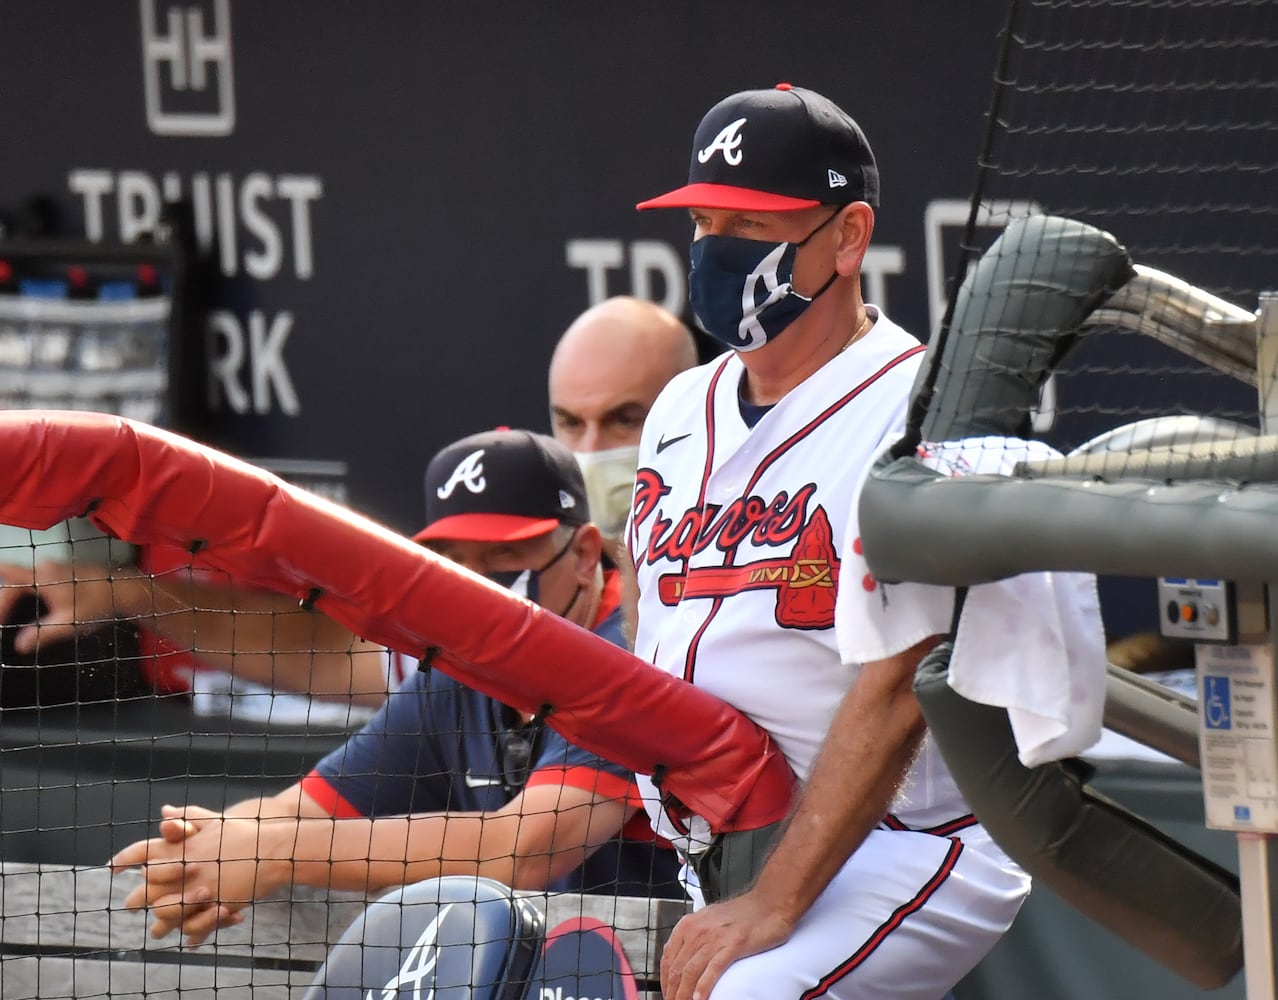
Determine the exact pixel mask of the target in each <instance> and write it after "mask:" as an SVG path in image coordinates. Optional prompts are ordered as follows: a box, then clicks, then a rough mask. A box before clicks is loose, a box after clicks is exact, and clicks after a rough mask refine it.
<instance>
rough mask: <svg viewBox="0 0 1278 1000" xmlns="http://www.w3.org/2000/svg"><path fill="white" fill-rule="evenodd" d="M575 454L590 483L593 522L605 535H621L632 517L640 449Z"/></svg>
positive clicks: (587, 492)
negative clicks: (630, 516) (631, 502)
mask: <svg viewBox="0 0 1278 1000" xmlns="http://www.w3.org/2000/svg"><path fill="white" fill-rule="evenodd" d="M572 454H573V457H574V458H575V459H577V464H578V465H579V466H581V476H582V478H583V479H584V480H585V481H586V499H587V500H588V501H589V503H590V518H591V520H592V521H594V522H595V524H597V525H598V526H599V530H600V531H601V532H602V533H603V534H605V535H609V536H612V537H616V536H617V535H620V534H621V529H622V528H624V527H625V526H626V518H627V516H629V514H630V501H631V500H632V499H633V498H634V493H635V471H636V470H637V469H638V467H639V446H638V445H637V444H636V445H631V446H629V447H626V448H609V449H608V450H607V451H574V452H573V453H572Z"/></svg>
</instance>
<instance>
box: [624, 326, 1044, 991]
mask: <svg viewBox="0 0 1278 1000" xmlns="http://www.w3.org/2000/svg"><path fill="white" fill-rule="evenodd" d="M868 308H869V311H870V313H871V315H872V316H875V317H876V322H875V324H874V326H873V327H872V328H871V329H870V331H869V332H868V333H867V334H866V335H865V336H863V337H862V338H861V339H860V340H858V341H857V342H856V343H855V344H853V345H852V347H851V348H850V349H848V350H845V351H844V352H842V353H841V354H839V355H838V356H836V357H835V358H834V359H832V360H831V361H830V362H828V363H827V364H826V365H825V366H824V367H822V368H821V369H820V370H819V371H818V372H816V373H815V374H813V375H812V376H810V377H809V378H808V379H807V380H805V381H804V382H803V383H802V384H801V385H800V386H798V387H796V388H795V389H793V390H791V391H790V392H789V393H788V394H786V396H785V397H783V398H782V399H781V400H780V401H779V402H778V403H777V404H776V405H775V406H774V407H772V408H771V409H770V410H768V411H767V412H766V413H765V414H764V415H763V417H762V418H761V419H760V420H759V421H758V422H757V423H756V424H755V426H754V427H753V428H750V427H748V426H747V425H746V423H745V421H744V420H743V418H742V416H741V411H740V404H739V387H740V382H741V378H742V376H743V374H744V370H745V369H744V366H743V365H742V363H741V360H740V357H739V356H738V355H736V354H729V355H726V356H724V357H721V358H719V359H717V360H715V361H713V362H711V363H710V364H708V365H704V366H702V367H700V368H697V369H694V370H692V371H690V372H685V373H683V374H682V375H680V376H677V377H676V378H675V379H674V380H673V381H672V382H671V383H670V384H669V385H668V386H667V388H666V389H665V390H664V391H663V393H662V394H661V396H660V397H659V398H658V399H657V401H656V403H655V404H654V406H653V408H652V411H651V413H650V414H649V416H648V418H647V421H646V423H645V427H644V433H643V440H642V442H641V445H640V454H639V470H638V476H637V480H636V485H635V496H634V503H633V508H632V511H631V518H630V521H629V522H628V524H627V535H626V537H627V543H628V545H629V547H630V555H631V558H632V560H633V562H634V564H635V570H636V575H637V579H638V584H639V617H638V628H637V635H636V641H635V652H636V654H637V655H638V656H640V657H643V658H644V659H647V660H650V661H651V662H653V663H655V664H656V665H657V666H659V667H661V668H662V669H664V670H666V671H667V672H669V673H672V674H675V675H677V676H680V677H683V678H685V679H686V680H689V681H691V682H693V683H695V684H696V685H697V686H699V687H702V688H704V689H706V690H707V691H710V692H712V693H714V694H715V695H718V696H719V697H720V698H723V699H724V700H725V701H727V702H729V703H730V704H732V705H734V706H736V707H737V708H739V709H741V710H742V711H743V712H745V713H746V714H747V715H749V716H750V717H751V718H752V719H754V720H755V721H756V722H757V723H759V724H760V725H761V726H763V727H764V728H765V729H767V730H768V732H769V733H771V735H772V736H773V738H774V739H775V741H776V743H777V745H778V747H779V748H780V750H781V751H782V752H783V753H784V754H785V756H786V758H787V760H788V761H789V763H790V765H791V767H792V768H793V769H794V771H795V773H796V774H797V775H798V776H799V778H800V779H804V778H806V777H807V776H808V773H809V771H810V769H811V766H812V763H813V760H814V758H815V756H816V753H817V751H818V749H819V748H820V746H821V744H822V742H823V740H824V738H825V735H826V732H827V730H828V728H829V725H830V722H831V720H832V718H833V716H834V713H835V711H836V709H837V708H838V706H839V704H840V703H841V701H842V700H843V698H844V696H845V695H846V693H847V691H848V689H849V687H850V686H851V684H852V683H853V682H854V680H855V679H856V677H857V675H858V673H859V671H860V669H861V664H860V663H856V662H849V663H845V662H844V661H843V660H842V658H841V656H840V652H839V650H840V642H839V636H838V619H836V615H835V598H836V595H837V594H838V593H839V591H840V590H841V589H845V588H857V592H858V593H860V594H862V595H864V598H865V599H867V600H873V601H879V600H881V597H882V595H881V591H880V589H879V585H878V584H877V582H876V581H874V580H873V579H872V578H871V577H870V576H868V575H866V574H864V573H862V574H861V575H859V576H857V577H855V578H849V577H848V576H846V575H844V574H843V573H842V572H841V570H842V567H843V565H844V560H845V559H847V558H848V556H849V554H850V553H851V552H859V535H858V532H857V525H856V508H857V500H858V498H859V495H860V489H861V486H862V483H863V482H864V479H865V477H866V475H867V473H868V471H869V468H870V466H871V464H872V463H873V461H874V459H875V458H876V457H877V456H878V454H879V452H880V450H881V448H882V446H883V445H884V443H885V442H886V441H887V440H890V439H892V438H894V437H896V436H897V435H898V434H899V433H900V431H901V430H902V428H903V427H904V423H905V417H906V410H907V407H908V401H909V395H910V389H911V386H912V385H913V382H914V378H915V375H916V373H917V370H918V367H919V364H920V362H921V360H922V356H923V355H922V352H923V347H922V346H921V345H920V344H919V342H918V341H917V340H916V339H915V338H914V337H912V336H911V335H910V334H908V333H906V332H905V331H904V330H903V329H901V328H900V327H899V326H897V325H896V324H894V323H892V322H891V321H890V320H888V319H887V318H886V317H884V316H882V315H881V314H880V313H879V311H878V310H877V309H875V308H874V307H868ZM851 562H852V563H856V562H858V560H855V559H853V560H851ZM887 611H888V615H889V617H890V611H891V609H890V607H889V608H888V609H887ZM840 617H842V616H840ZM919 638H920V639H922V638H924V636H919ZM640 784H641V788H642V790H643V792H644V798H645V800H646V802H647V803H648V808H649V813H650V815H652V817H653V819H654V826H655V827H656V828H657V830H658V832H660V833H661V834H662V835H663V836H665V837H666V838H667V839H669V840H671V841H672V842H673V843H674V844H675V845H676V846H677V847H679V848H680V849H681V850H683V851H685V852H686V853H694V854H695V853H696V852H697V851H698V850H700V849H703V848H704V846H705V841H706V840H707V838H708V828H707V827H706V826H705V824H704V822H703V821H699V820H697V819H695V818H694V820H693V821H692V822H690V823H689V822H686V821H685V819H684V818H682V817H672V816H670V815H668V814H666V813H665V812H664V811H663V810H662V809H661V807H660V801H659V793H658V792H657V791H656V790H655V789H654V788H653V787H652V785H651V783H650V782H646V781H645V779H642V778H641V780H640ZM911 831H918V832H911ZM960 832H961V836H962V838H963V841H966V840H967V839H968V837H969V835H971V836H972V838H973V841H974V843H975V842H977V841H979V843H980V849H981V851H982V853H983V856H982V857H979V858H977V859H975V860H971V861H969V862H966V863H967V864H970V865H972V866H973V868H971V869H970V870H968V871H967V872H966V877H964V878H958V879H952V878H949V875H950V874H951V873H952V872H954V871H955V870H960V869H959V865H958V860H957V859H958V857H959V855H960V854H961V853H962V852H963V850H964V847H965V844H964V843H963V842H961V841H960V840H958V839H956V837H957V836H958V835H960ZM968 853H969V854H971V853H972V852H968ZM885 858H886V859H888V861H887V868H885V867H884V865H885V860H884V859H885ZM889 869H890V874H886V875H882V874H874V872H882V871H888V870H889ZM881 879H886V880H888V881H887V884H885V887H884V889H883V891H882V892H881V893H880V892H872V891H869V890H868V889H867V886H868V885H869V884H870V882H875V883H876V884H877V881H878V880H881ZM843 885H846V886H848V887H852V886H856V887H857V888H856V889H855V891H853V892H850V894H849V895H848V898H843V895H842V893H841V890H840V888H839V887H840V886H843ZM1027 889H1028V880H1027V879H1026V877H1025V876H1024V875H1023V873H1021V872H1020V871H1019V869H1016V868H1015V866H1011V865H1009V864H1008V862H1007V860H1006V858H1005V856H1004V855H1003V854H1002V852H1001V851H999V850H998V849H997V848H996V847H994V846H993V845H992V843H990V842H989V840H988V837H987V836H986V835H985V834H984V831H983V830H981V829H980V828H979V827H977V826H976V825H975V821H974V820H973V819H972V817H971V816H970V815H969V814H968V810H967V807H966V806H965V805H964V803H963V801H962V798H961V796H960V795H959V794H958V791H957V789H956V788H955V787H954V785H953V782H952V780H951V778H950V776H949V772H948V771H947V770H946V768H945V766H944V764H943V762H942V761H941V758H940V756H939V753H938V752H937V751H936V750H935V748H934V747H933V746H932V744H931V741H930V740H927V741H925V744H924V749H923V751H922V753H921V754H920V756H919V758H918V760H917V761H916V763H915V765H914V767H913V768H912V769H911V772H910V774H909V777H908V780H907V781H906V783H905V784H904V786H903V788H902V790H901V793H900V794H899V795H898V796H897V798H896V800H895V801H894V802H893V804H892V808H891V810H890V811H889V813H888V814H887V815H886V816H885V817H884V820H883V822H882V823H881V824H880V829H879V830H877V831H875V832H874V833H873V834H872V835H871V837H870V838H869V839H868V840H867V841H866V842H865V843H864V844H863V845H862V847H861V848H860V849H859V850H858V851H857V852H856V853H855V854H854V855H853V857H852V859H851V860H849V862H848V863H847V864H846V865H845V866H844V870H843V871H842V872H841V873H840V875H839V876H838V877H836V879H835V881H834V882H832V883H831V886H830V888H829V889H827V891H826V893H823V894H822V897H821V899H820V901H819V903H818V905H817V906H814V908H813V909H812V910H811V911H809V914H808V915H807V916H806V917H805V918H804V921H803V922H802V923H801V924H800V925H799V929H797V930H796V934H795V936H794V937H793V938H792V939H791V941H790V942H788V943H787V945H785V946H783V947H782V948H781V949H777V950H775V951H774V952H767V953H764V954H763V955H760V956H755V957H754V958H751V959H746V960H743V961H742V962H738V963H737V964H736V966H734V967H733V969H732V970H731V973H730V975H729V976H728V977H726V978H725V980H724V981H723V982H722V983H721V985H720V987H719V988H717V989H716V990H715V991H714V994H713V996H714V998H716V1000H717V998H719V997H720V996H724V997H727V996H732V997H745V996H751V997H752V996H756V995H757V996H760V997H762V996H769V997H789V996H798V995H799V994H800V993H802V992H803V990H804V989H806V988H808V987H811V986H814V985H816V984H817V983H828V984H829V986H830V989H829V992H823V993H820V994H815V993H814V994H811V995H812V996H816V995H821V996H830V997H844V996H863V995H864V996H920V997H923V996H927V995H929V993H930V991H932V990H933V988H934V987H935V986H936V985H937V984H938V983H945V982H949V983H952V982H953V981H954V979H955V978H957V975H961V974H962V973H963V972H964V971H966V968H968V967H970V963H968V956H974V957H972V958H971V962H974V961H975V960H976V958H979V955H980V954H983V952H984V950H985V949H987V948H988V947H989V946H990V945H991V944H992V943H993V941H994V940H996V939H997V936H998V934H1000V933H1001V932H1002V929H1005V928H1006V926H1007V925H1008V924H1009V923H1010V921H1011V917H1012V915H1014V914H1015V912H1016V909H1017V908H1018V907H1019V905H1020V901H1021V899H1022V898H1023V896H1024V893H1025V892H1026V891H1027ZM689 891H690V895H692V896H693V898H694V900H697V899H698V897H699V893H698V892H697V891H696V886H695V881H692V880H690V885H689ZM988 900H994V901H995V902H987V901H988ZM884 905H886V909H883V908H882V907H883V906H884ZM925 907H927V909H926V913H925V912H924V910H925ZM898 910H899V911H900V912H902V913H913V914H915V915H914V916H913V918H912V921H911V922H905V923H908V926H906V925H905V923H902V926H901V927H899V928H897V929H896V930H894V933H893V935H892V936H890V938H889V936H888V935H886V934H885V933H883V932H882V931H881V926H880V925H884V922H885V921H891V920H893V919H897V918H893V917H892V914H893V913H894V912H897V911H898ZM962 913H966V914H967V916H965V917H957V918H956V916H955V914H962ZM934 914H944V915H943V916H938V917H937V918H936V919H937V920H939V921H940V923H941V924H942V925H943V929H940V930H938V928H937V927H936V926H934V925H933V924H932V923H931V919H932V915H934ZM898 916H899V914H898ZM969 918H971V919H970V922H969ZM876 928H879V929H876ZM960 928H961V929H960ZM996 928H997V929H996ZM858 934H859V935H860V937H859V939H858ZM794 949H798V950H797V951H796V950H794ZM843 949H847V951H846V953H844V951H843ZM929 949H930V951H929ZM947 949H951V950H949V951H947ZM920 950H921V951H926V952H927V954H917V955H916V954H915V952H916V951H920ZM903 964H904V965H910V964H913V965H915V966H916V967H917V968H918V969H919V970H924V969H926V970H930V971H927V972H926V974H924V973H922V972H921V973H920V975H922V977H923V978H922V979H921V980H919V981H918V982H915V983H913V985H910V984H911V979H910V977H909V976H908V975H902V972H901V968H900V967H901V966H902V965H903ZM955 969H958V972H957V975H956V974H955V971H954V970H955ZM854 972H856V974H857V975H856V976H853V973H854ZM831 977H832V978H831ZM858 977H859V978H858ZM951 977H952V978H951ZM889 982H891V983H893V984H895V985H894V986H893V988H892V989H891V990H886V991H885V990H884V984H885V983H889ZM746 983H749V984H751V991H750V992H732V991H733V990H737V991H739V990H741V989H742V988H743V987H744V984H746ZM838 983H842V984H843V985H842V986H837V985H836V984H838ZM729 984H735V985H729ZM854 984H855V985H854ZM792 986H793V987H797V989H796V991H795V992H791V988H792ZM946 988H948V986H946V987H944V988H941V989H939V990H937V991H936V992H931V996H932V997H933V998H935V997H938V996H940V994H941V993H944V992H945V989H946ZM769 990H777V992H768V991H769ZM803 995H804V996H808V995H809V994H808V993H803Z"/></svg>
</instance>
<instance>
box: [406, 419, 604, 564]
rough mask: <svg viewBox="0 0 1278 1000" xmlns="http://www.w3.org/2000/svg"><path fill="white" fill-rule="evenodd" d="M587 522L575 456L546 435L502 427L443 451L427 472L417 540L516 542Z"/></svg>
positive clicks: (432, 460)
mask: <svg viewBox="0 0 1278 1000" xmlns="http://www.w3.org/2000/svg"><path fill="white" fill-rule="evenodd" d="M589 520H590V506H589V503H588V502H587V500H586V484H585V481H584V480H583V479H582V475H581V468H580V466H578V465H577V460H576V459H575V458H573V454H572V452H571V451H569V450H568V449H567V448H566V447H564V446H563V445H561V444H560V443H559V442H557V441H555V440H554V439H553V438H550V437H547V436H545V435H544V434H534V433H533V432H532V431H523V430H499V431H487V432H485V433H483V434H472V435H471V436H470V437H468V438H463V439H462V440H460V441H455V442H454V443H453V444H450V445H449V446H448V447H446V448H443V449H441V450H440V451H439V453H438V454H436V455H435V457H434V458H432V459H431V461H430V465H429V466H428V467H427V469H426V527H424V528H423V529H422V530H421V531H419V532H418V533H417V534H416V535H414V536H413V537H414V538H415V539H416V540H417V541H419V542H422V541H429V540H431V539H448V540H450V541H475V542H513V541H519V540H521V539H524V538H536V537H537V536H539V535H544V534H545V533H546V532H548V531H553V530H554V529H555V528H557V527H559V525H561V524H569V525H578V524H585V523H586V522H587V521H589Z"/></svg>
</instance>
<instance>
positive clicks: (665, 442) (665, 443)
mask: <svg viewBox="0 0 1278 1000" xmlns="http://www.w3.org/2000/svg"><path fill="white" fill-rule="evenodd" d="M690 437H692V433H691V431H690V432H688V433H687V434H680V435H679V436H678V437H672V438H667V437H663V438H662V439H661V440H660V441H658V442H657V454H658V455H660V454H661V453H662V452H663V451H665V450H666V449H667V448H669V447H670V446H671V445H672V444H678V443H679V442H680V441H682V440H683V439H684V438H690Z"/></svg>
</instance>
